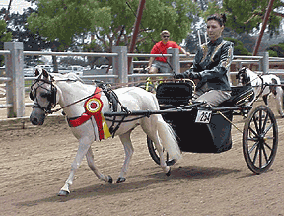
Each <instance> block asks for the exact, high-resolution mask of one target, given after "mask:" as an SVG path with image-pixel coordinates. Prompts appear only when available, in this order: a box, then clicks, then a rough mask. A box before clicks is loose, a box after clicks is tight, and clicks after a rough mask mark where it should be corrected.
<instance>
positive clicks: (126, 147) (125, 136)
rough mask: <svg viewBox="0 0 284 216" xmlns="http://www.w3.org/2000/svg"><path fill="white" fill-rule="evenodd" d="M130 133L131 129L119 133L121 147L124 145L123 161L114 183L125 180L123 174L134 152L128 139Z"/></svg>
mask: <svg viewBox="0 0 284 216" xmlns="http://www.w3.org/2000/svg"><path fill="white" fill-rule="evenodd" d="M130 133H131V130H130V131H128V132H127V133H125V134H122V135H119V139H120V141H121V142H122V144H123V147H124V152H125V159H124V163H123V166H122V168H121V171H120V174H119V176H118V179H117V181H116V183H121V182H124V181H125V176H126V173H127V170H128V167H129V163H130V160H131V157H132V155H133V152H134V149H133V146H132V143H131V140H130Z"/></svg>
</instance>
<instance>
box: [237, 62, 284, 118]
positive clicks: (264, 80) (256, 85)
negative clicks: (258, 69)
mask: <svg viewBox="0 0 284 216" xmlns="http://www.w3.org/2000/svg"><path fill="white" fill-rule="evenodd" d="M236 78H237V80H238V81H239V84H240V85H251V86H252V87H253V90H254V97H255V98H256V97H258V95H259V96H262V98H263V101H264V103H265V105H266V106H268V96H269V95H270V94H271V93H272V94H273V96H274V98H275V99H276V101H277V103H276V106H277V109H278V112H279V114H280V115H281V117H282V118H283V117H284V113H283V109H282V107H283V89H282V87H281V81H280V79H279V77H277V76H275V75H273V74H265V75H261V76H258V75H257V74H256V73H255V72H253V71H251V70H250V69H248V68H246V67H243V68H242V69H240V70H239V72H238V74H237V76H236ZM254 101H255V99H254V100H252V101H251V102H250V103H249V104H248V105H251V103H253V102H254Z"/></svg>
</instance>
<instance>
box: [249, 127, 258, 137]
mask: <svg viewBox="0 0 284 216" xmlns="http://www.w3.org/2000/svg"><path fill="white" fill-rule="evenodd" d="M248 129H249V130H250V132H252V133H253V134H254V135H255V136H257V133H256V132H255V131H254V130H253V129H252V128H251V127H250V126H249V127H248Z"/></svg>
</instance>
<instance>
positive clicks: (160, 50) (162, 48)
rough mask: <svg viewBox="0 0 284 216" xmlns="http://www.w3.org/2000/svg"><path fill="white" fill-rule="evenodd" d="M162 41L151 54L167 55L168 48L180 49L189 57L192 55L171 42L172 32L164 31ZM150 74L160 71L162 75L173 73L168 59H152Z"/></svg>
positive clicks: (149, 67)
mask: <svg viewBox="0 0 284 216" xmlns="http://www.w3.org/2000/svg"><path fill="white" fill-rule="evenodd" d="M161 38H162V40H161V41H160V42H158V43H156V44H155V45H154V47H153V48H152V51H151V54H167V49H168V48H170V47H171V48H178V49H179V50H180V51H181V52H182V53H183V54H186V55H187V56H189V55H190V53H189V52H186V51H185V50H184V49H183V48H181V47H180V46H178V45H177V44H176V42H174V41H170V40H169V39H170V32H169V31H167V30H164V31H162V32H161ZM147 69H148V70H149V73H158V72H159V70H160V72H161V73H171V67H170V65H169V63H168V62H167V57H156V58H155V57H150V60H149V65H148V67H147Z"/></svg>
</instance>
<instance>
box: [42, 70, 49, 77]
mask: <svg viewBox="0 0 284 216" xmlns="http://www.w3.org/2000/svg"><path fill="white" fill-rule="evenodd" d="M42 75H43V76H44V77H45V78H48V73H47V71H46V70H44V69H42Z"/></svg>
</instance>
